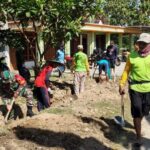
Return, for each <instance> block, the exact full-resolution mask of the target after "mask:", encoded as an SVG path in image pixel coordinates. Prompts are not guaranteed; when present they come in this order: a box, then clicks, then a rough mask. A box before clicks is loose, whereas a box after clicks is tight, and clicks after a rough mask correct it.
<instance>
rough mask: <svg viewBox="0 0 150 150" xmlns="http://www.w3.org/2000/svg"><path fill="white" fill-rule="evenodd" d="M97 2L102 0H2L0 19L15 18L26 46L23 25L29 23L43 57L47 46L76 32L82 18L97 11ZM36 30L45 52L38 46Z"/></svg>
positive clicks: (98, 6)
mask: <svg viewBox="0 0 150 150" xmlns="http://www.w3.org/2000/svg"><path fill="white" fill-rule="evenodd" d="M100 4H101V0H90V1H89V0H1V3H0V20H3V21H10V20H11V21H14V23H15V24H16V26H17V28H18V30H19V31H20V33H21V35H22V36H23V37H24V39H25V42H26V43H27V46H28V47H29V49H31V46H32V44H31V42H32V41H30V39H29V38H28V36H27V34H26V33H27V32H26V29H27V28H28V29H29V28H30V27H31V28H32V32H34V33H35V38H34V39H33V40H35V41H36V44H37V47H38V52H39V54H40V61H42V58H43V55H44V53H45V52H46V51H47V49H48V46H50V45H51V46H53V47H54V46H56V45H57V44H58V43H61V42H62V41H63V42H66V41H67V40H70V39H71V38H72V36H73V35H75V34H76V35H78V33H79V32H80V27H81V24H82V20H84V19H85V18H87V17H89V16H91V15H94V14H96V13H97V12H99V11H100V10H101V7H100ZM39 33H40V35H41V38H42V39H43V41H44V46H45V48H44V52H42V51H41V49H40V48H39V43H38V34H39ZM35 60H36V56H35Z"/></svg>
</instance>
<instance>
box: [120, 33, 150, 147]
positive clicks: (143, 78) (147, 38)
mask: <svg viewBox="0 0 150 150" xmlns="http://www.w3.org/2000/svg"><path fill="white" fill-rule="evenodd" d="M136 46H137V48H136V49H135V50H134V51H133V52H131V54H130V55H129V58H128V60H127V62H126V66H125V69H124V71H123V74H122V77H121V80H120V84H119V93H120V94H121V95H122V94H124V93H125V88H124V87H125V83H126V81H127V79H128V80H129V95H130V100H131V114H132V117H133V123H134V128H135V132H136V137H137V141H136V142H135V144H136V145H137V146H140V145H141V144H142V142H141V122H142V118H143V117H144V116H146V115H148V114H149V111H150V34H148V33H142V34H141V35H140V37H139V39H138V40H137V42H136Z"/></svg>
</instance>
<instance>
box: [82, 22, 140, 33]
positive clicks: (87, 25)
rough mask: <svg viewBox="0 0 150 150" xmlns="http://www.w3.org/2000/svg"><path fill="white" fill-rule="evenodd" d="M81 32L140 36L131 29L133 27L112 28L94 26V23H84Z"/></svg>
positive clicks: (104, 25)
mask: <svg viewBox="0 0 150 150" xmlns="http://www.w3.org/2000/svg"><path fill="white" fill-rule="evenodd" d="M81 31H90V32H96V31H97V32H108V33H131V34H140V33H141V32H142V31H141V30H139V29H138V28H133V27H123V26H113V25H106V24H96V23H85V24H84V26H82V28H81Z"/></svg>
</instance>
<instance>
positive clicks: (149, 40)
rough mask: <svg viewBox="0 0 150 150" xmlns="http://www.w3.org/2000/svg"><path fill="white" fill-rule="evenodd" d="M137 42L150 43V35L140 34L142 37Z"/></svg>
mask: <svg viewBox="0 0 150 150" xmlns="http://www.w3.org/2000/svg"><path fill="white" fill-rule="evenodd" d="M137 42H144V43H150V34H148V33H142V34H140V37H139V39H138V40H137Z"/></svg>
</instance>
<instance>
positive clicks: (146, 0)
mask: <svg viewBox="0 0 150 150" xmlns="http://www.w3.org/2000/svg"><path fill="white" fill-rule="evenodd" d="M103 8H104V14H105V15H106V16H107V18H109V22H110V24H112V25H121V26H133V25H147V26H148V25H150V0H125V1H124V0H107V1H105V3H104V7H103Z"/></svg>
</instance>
